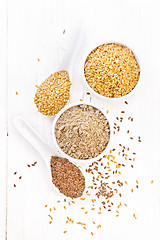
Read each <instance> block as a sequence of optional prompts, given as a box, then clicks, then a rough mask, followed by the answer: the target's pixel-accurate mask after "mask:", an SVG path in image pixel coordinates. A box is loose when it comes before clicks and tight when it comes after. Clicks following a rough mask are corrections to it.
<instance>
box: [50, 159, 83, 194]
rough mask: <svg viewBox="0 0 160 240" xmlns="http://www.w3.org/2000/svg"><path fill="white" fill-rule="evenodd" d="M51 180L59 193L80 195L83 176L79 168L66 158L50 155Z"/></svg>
mask: <svg viewBox="0 0 160 240" xmlns="http://www.w3.org/2000/svg"><path fill="white" fill-rule="evenodd" d="M50 166H51V173H52V182H53V184H54V185H55V186H56V187H57V188H58V189H59V191H60V192H61V193H63V194H64V195H65V196H67V197H70V198H78V197H80V196H82V194H83V191H84V189H85V178H84V176H83V174H82V172H81V171H80V169H79V168H78V167H77V166H76V165H74V164H73V163H71V162H69V161H68V160H67V159H66V158H61V157H56V156H52V157H51V162H50Z"/></svg>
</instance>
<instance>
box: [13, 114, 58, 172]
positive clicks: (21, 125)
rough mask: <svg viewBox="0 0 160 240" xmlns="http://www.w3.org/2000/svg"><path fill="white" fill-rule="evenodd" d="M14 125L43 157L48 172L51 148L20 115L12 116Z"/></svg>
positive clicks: (51, 153)
mask: <svg viewBox="0 0 160 240" xmlns="http://www.w3.org/2000/svg"><path fill="white" fill-rule="evenodd" d="M13 123H14V126H15V127H16V129H17V130H18V131H19V132H20V133H21V134H22V135H23V137H24V138H25V139H26V140H27V141H28V142H29V143H30V144H31V145H32V146H33V147H34V148H35V149H36V150H37V152H38V153H39V154H40V155H41V156H42V157H43V159H44V161H45V164H46V165H47V168H48V170H49V172H50V158H51V156H52V155H57V154H54V153H53V151H52V150H51V148H50V147H49V146H48V145H47V144H46V143H45V142H44V140H43V139H42V138H41V137H40V136H39V134H38V133H37V132H36V131H35V130H34V129H33V128H32V127H31V126H30V124H29V123H27V122H26V121H25V120H24V119H23V118H22V117H20V116H17V117H15V118H14V121H13Z"/></svg>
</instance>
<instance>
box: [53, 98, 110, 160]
mask: <svg viewBox="0 0 160 240" xmlns="http://www.w3.org/2000/svg"><path fill="white" fill-rule="evenodd" d="M82 104H85V105H90V106H92V107H95V108H97V109H98V110H99V111H101V112H102V113H103V114H104V116H105V117H106V118H107V120H108V116H107V115H106V113H105V112H104V111H103V110H102V109H100V108H99V107H98V106H97V105H95V104H92V103H89V102H85V101H83V102H82V101H81V102H76V103H73V104H68V105H66V106H65V107H64V108H63V109H62V110H61V111H60V112H59V113H58V114H57V115H56V117H55V118H54V121H53V125H52V138H53V141H54V144H55V145H56V147H57V149H58V151H59V153H60V154H61V155H62V156H63V157H65V158H67V159H68V160H70V161H72V162H76V163H80V162H81V163H82V162H84V161H87V162H93V161H96V160H98V159H100V158H102V157H103V156H104V155H106V153H107V150H108V147H109V145H110V142H111V137H112V129H111V125H110V122H109V120H108V123H109V127H110V139H109V142H108V144H107V146H106V148H105V150H104V151H103V152H102V153H101V154H100V155H99V156H97V157H95V158H90V159H76V158H72V157H71V156H69V155H67V154H66V153H64V152H63V151H62V149H61V148H60V147H59V145H58V143H57V140H56V136H55V125H56V122H57V120H58V118H59V117H60V116H61V115H62V113H64V112H65V111H66V110H67V109H69V108H71V107H73V106H77V105H82Z"/></svg>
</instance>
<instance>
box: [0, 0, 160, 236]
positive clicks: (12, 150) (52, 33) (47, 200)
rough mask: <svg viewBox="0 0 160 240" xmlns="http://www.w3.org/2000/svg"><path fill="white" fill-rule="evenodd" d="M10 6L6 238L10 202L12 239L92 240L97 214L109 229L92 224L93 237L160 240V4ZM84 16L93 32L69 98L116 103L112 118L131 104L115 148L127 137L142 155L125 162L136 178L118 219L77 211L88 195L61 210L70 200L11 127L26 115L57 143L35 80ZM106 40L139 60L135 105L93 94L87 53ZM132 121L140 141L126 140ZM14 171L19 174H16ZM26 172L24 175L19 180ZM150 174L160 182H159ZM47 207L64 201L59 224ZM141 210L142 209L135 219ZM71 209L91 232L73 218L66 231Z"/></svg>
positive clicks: (1, 230) (2, 140) (2, 90)
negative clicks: (87, 80) (85, 77)
mask: <svg viewBox="0 0 160 240" xmlns="http://www.w3.org/2000/svg"><path fill="white" fill-rule="evenodd" d="M3 7H4V11H3V10H1V9H2V8H0V11H2V13H3V14H0V18H1V19H2V21H0V24H1V25H2V27H1V28H0V31H1V32H2V34H1V36H3V38H1V55H0V64H1V66H0V67H2V68H1V69H0V76H1V79H0V128H1V134H0V157H1V159H0V164H1V165H0V178H1V179H2V181H0V195H1V196H2V198H1V199H0V210H1V211H2V214H1V215H0V220H1V222H0V224H1V226H2V227H0V240H1V239H2V240H4V239H5V231H6V215H5V213H6V209H7V239H8V240H22V239H23V240H32V239H34V240H44V239H46V238H47V240H50V239H54V240H60V239H62V240H63V239H64V240H65V239H66V240H67V239H70V240H72V239H75V238H76V239H78V240H79V239H82V238H83V239H90V238H91V237H92V236H91V234H90V232H91V231H92V229H93V226H92V223H91V221H92V220H93V221H94V220H95V221H96V222H97V223H99V224H102V229H101V230H93V231H94V234H95V235H94V236H93V238H94V239H112V240H115V239H124V240H128V239H130V240H132V239H138V240H139V239H154V240H159V239H160V234H159V222H160V176H159V170H160V161H159V142H160V137H159V136H160V127H159V117H160V108H159V104H160V94H159V89H160V81H159V54H160V47H159V42H160V36H159V33H158V28H159V21H160V15H159V8H160V3H159V1H158V0H154V1H144V0H141V1H138V0H134V1H132V0H130V1H127V0H122V1H118V0H113V1H108V0H107V1H106V0H99V1H97V0H92V1H91V0H88V1H85V0H81V1H73V0H67V1H66V0H48V1H45V0H34V1H31V0H28V1H20V0H15V1H12V0H9V1H8V14H7V1H4V3H3ZM7 19H8V49H7V45H6V44H7V43H6V41H7V22H6V21H7ZM1 22H2V23H3V24H2V23H1ZM79 22H83V24H84V25H85V26H86V29H87V30H86V36H85V42H84V44H83V45H82V47H81V50H80V52H79V54H78V56H77V60H76V62H75V66H74V71H73V79H72V82H73V87H72V92H71V100H70V102H74V101H78V100H79V99H80V98H81V99H84V100H88V101H92V102H93V103H96V104H99V106H100V107H102V108H104V109H105V110H106V111H107V110H109V113H108V118H109V119H110V121H111V123H113V122H114V121H115V117H116V116H120V115H121V113H120V112H121V110H125V112H126V113H125V114H126V115H125V116H126V119H125V120H124V124H123V125H122V129H121V132H120V133H117V134H116V135H115V136H113V139H112V146H111V147H115V146H116V148H118V144H119V143H122V144H125V145H128V146H129V147H130V149H134V151H136V152H137V157H136V162H135V168H134V169H133V170H132V169H131V170H132V171H131V170H130V169H128V168H127V169H128V170H127V171H124V173H123V176H122V180H123V181H125V180H126V179H127V180H128V182H129V183H130V184H129V187H128V189H126V190H124V198H123V199H122V201H123V202H125V201H126V202H127V204H128V208H127V209H124V208H123V209H122V210H121V214H120V217H119V218H116V217H115V214H110V215H109V214H108V213H107V212H104V214H102V216H97V215H96V214H95V213H94V212H93V213H92V214H91V213H90V214H89V216H86V215H84V214H82V210H80V208H79V206H80V205H81V202H77V204H76V206H75V207H74V206H73V207H71V208H67V210H65V211H64V209H63V206H61V207H60V206H59V207H58V205H56V201H57V200H59V199H60V200H61V201H63V197H61V196H59V194H58V193H57V192H56V191H55V192H54V191H52V190H51V187H50V184H49V181H48V178H47V173H46V171H45V166H44V164H43V161H42V159H41V157H40V156H39V155H38V153H37V152H36V151H35V150H34V149H33V148H32V146H30V145H29V144H28V143H27V142H26V141H25V139H23V138H22V136H21V135H20V134H19V133H18V132H17V131H16V130H15V128H14V126H13V118H14V117H15V116H16V115H21V116H23V117H24V118H25V119H26V120H27V121H28V122H30V123H31V124H32V126H33V127H34V128H35V129H36V130H37V131H38V132H39V133H40V135H41V136H42V137H43V138H44V140H45V141H46V142H47V143H48V144H50V145H51V146H52V137H51V125H52V121H53V118H47V117H45V116H42V115H41V114H40V113H38V112H37V110H36V108H35V106H34V103H33V99H34V93H35V91H36V88H35V85H36V84H37V85H38V84H40V83H41V82H42V81H43V80H44V79H45V78H47V77H48V76H49V75H50V74H51V73H54V71H55V69H56V68H57V67H58V65H59V63H60V61H61V59H62V57H63V55H64V52H65V49H66V48H67V43H68V41H69V37H70V35H71V32H72V31H73V30H74V28H75V27H76V26H77V24H78V23H79ZM64 29H65V34H64V33H63V31H64ZM103 42H118V43H123V44H124V45H127V46H128V47H130V48H131V49H132V50H133V52H134V53H135V54H136V56H137V59H138V61H139V64H140V68H141V78H140V81H141V82H140V86H139V87H138V88H137V91H136V92H135V93H134V94H133V95H131V96H130V97H128V99H127V101H128V103H129V104H128V105H127V106H126V105H125V104H124V100H119V101H116V102H115V101H114V102H112V101H107V100H106V101H104V100H101V99H99V98H97V97H95V96H94V95H92V94H91V95H87V92H88V89H87V88H86V86H85V85H84V83H83V82H82V71H83V67H82V65H83V61H82V60H83V57H84V55H85V53H86V52H87V51H88V50H89V49H92V48H93V47H95V45H96V44H97V45H98V44H99V43H103ZM73 50H74V49H73ZM7 51H8V69H7V65H6V64H7ZM38 58H39V59H40V61H38ZM7 75H8V82H7ZM6 89H7V92H8V95H7V93H6ZM16 92H18V95H17V94H16ZM7 102H8V104H7ZM7 115H8V117H7ZM127 116H133V117H134V122H133V125H131V123H130V122H128V121H127ZM7 122H8V123H7ZM7 125H8V134H9V136H8V141H7V139H6V138H7V137H6V128H7ZM128 128H129V129H131V134H132V135H133V137H134V139H136V138H137V136H139V135H140V136H141V138H142V143H141V144H138V143H137V142H136V141H133V142H132V141H130V140H129V139H128V137H127V135H126V131H127V130H128ZM7 156H8V157H7ZM7 159H8V160H7ZM35 161H37V165H36V167H31V168H29V167H27V164H32V163H34V162H35ZM6 166H7V167H6ZM87 166H88V164H87V163H84V164H82V169H85V168H86V167H87ZM6 170H7V172H6ZM14 172H17V174H16V175H14ZM20 176H22V179H19V177H20ZM87 177H88V175H87ZM137 178H138V179H139V182H140V189H139V191H137V192H136V193H134V194H132V195H131V194H130V191H129V188H131V187H132V186H133V185H134V181H135V179H137ZM152 179H153V180H154V184H151V180H152ZM87 181H89V179H87ZM14 184H16V188H15V187H14ZM6 186H7V196H8V197H7V199H8V201H7V199H6V190H5V189H6ZM128 192H129V193H128ZM46 204H47V205H48V206H50V207H53V206H54V205H56V207H57V211H55V212H54V215H53V218H54V220H53V223H52V224H51V225H50V224H49V218H48V214H49V211H48V210H47V209H46V208H45V207H44V206H45V205H46ZM117 204H118V203H117ZM6 205H7V206H6ZM85 205H86V206H85V207H86V208H90V202H89V201H87V202H86V203H85ZM133 213H135V214H136V216H137V220H136V221H135V219H134V218H133ZM66 216H69V217H72V218H74V219H75V221H78V220H80V221H86V223H87V229H88V230H87V231H82V229H81V228H79V227H78V226H76V224H75V225H73V226H69V227H68V229H67V230H68V232H67V233H66V235H65V234H63V231H64V230H66V224H65V218H66ZM1 236H2V237H1Z"/></svg>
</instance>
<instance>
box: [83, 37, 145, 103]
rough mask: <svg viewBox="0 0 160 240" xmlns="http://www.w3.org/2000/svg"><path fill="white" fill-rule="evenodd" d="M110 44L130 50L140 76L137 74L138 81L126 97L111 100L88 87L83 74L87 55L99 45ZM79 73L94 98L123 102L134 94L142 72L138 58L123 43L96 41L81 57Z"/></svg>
mask: <svg viewBox="0 0 160 240" xmlns="http://www.w3.org/2000/svg"><path fill="white" fill-rule="evenodd" d="M111 43H115V44H119V45H121V46H124V47H127V48H128V49H130V50H131V51H132V52H133V54H134V56H135V59H136V61H137V63H138V66H139V68H140V74H139V79H138V82H137V84H136V85H135V87H134V88H133V89H132V91H131V92H129V93H127V94H126V95H124V96H121V97H118V98H112V97H106V96H103V95H101V94H100V93H97V92H96V91H95V90H94V89H93V88H92V87H90V85H89V84H88V82H87V80H86V78H85V74H84V66H85V62H86V59H87V57H88V55H89V54H90V53H91V52H92V51H93V50H94V49H96V48H97V47H99V46H101V45H104V44H111ZM81 70H82V71H81V72H82V79H83V82H84V84H85V86H86V87H87V88H88V89H89V91H90V92H91V93H93V94H94V95H95V96H97V97H99V98H101V99H103V100H104V99H105V100H109V101H118V100H123V99H127V98H128V97H129V96H131V95H132V94H134V92H135V91H136V90H137V87H139V86H140V84H141V80H140V79H141V78H142V71H141V67H140V61H139V58H138V57H137V54H135V52H134V51H133V50H132V48H130V47H129V46H128V44H127V45H126V44H123V43H120V42H117V41H113V40H112V41H106V42H104V41H103V42H100V41H96V44H94V45H92V47H90V48H89V49H88V50H86V51H85V53H84V54H83V57H82V63H81Z"/></svg>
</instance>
